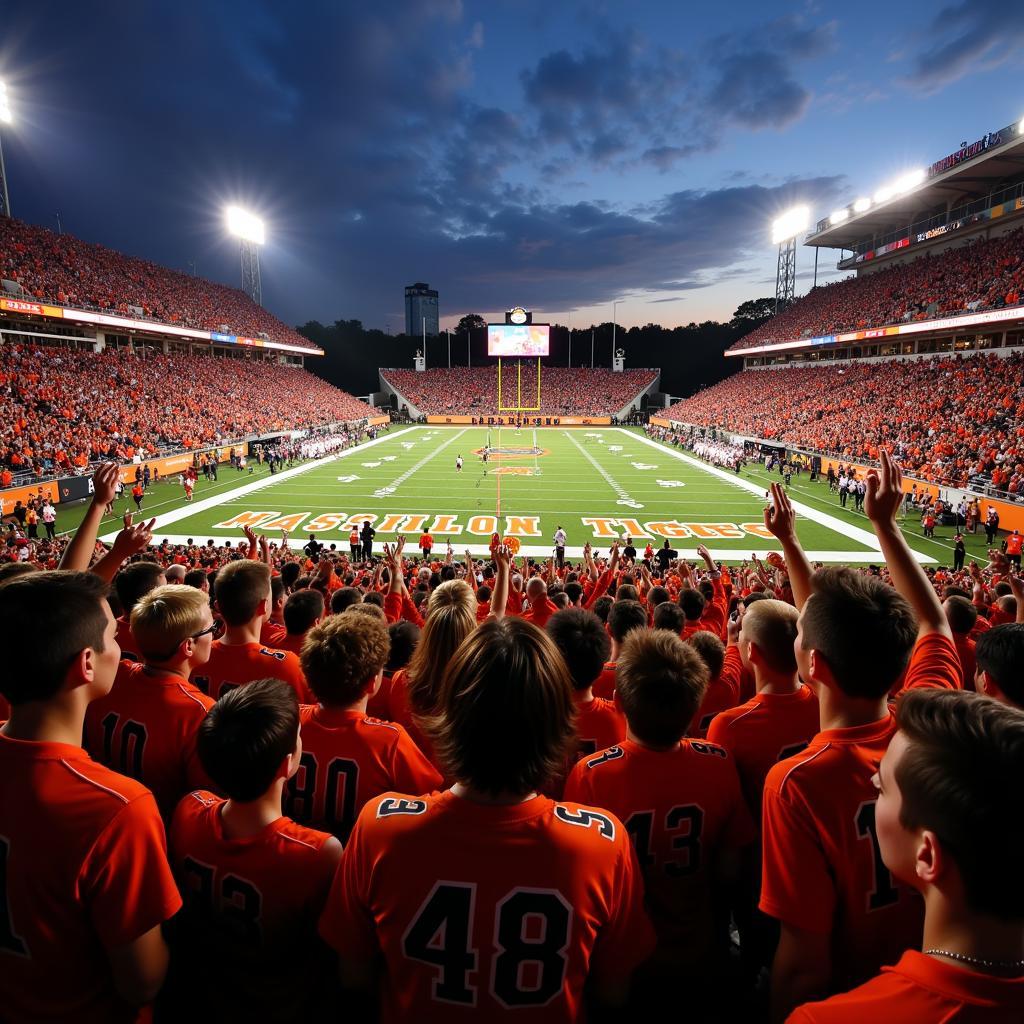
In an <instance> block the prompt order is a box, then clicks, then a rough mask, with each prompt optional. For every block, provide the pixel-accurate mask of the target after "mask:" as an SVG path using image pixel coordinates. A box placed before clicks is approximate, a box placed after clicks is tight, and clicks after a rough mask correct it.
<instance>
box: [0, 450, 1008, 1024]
mask: <svg viewBox="0 0 1024 1024" xmlns="http://www.w3.org/2000/svg"><path fill="white" fill-rule="evenodd" d="M880 456H881V468H880V470H877V471H873V472H872V473H871V474H870V475H869V477H868V481H867V493H866V498H865V502H864V511H865V514H866V516H867V519H868V521H869V524H870V527H871V529H872V530H873V531H874V533H875V535H876V539H877V543H878V546H879V549H880V550H881V552H882V554H883V558H884V564H883V565H882V566H881V567H880V568H878V569H872V570H868V569H864V570H856V569H850V568H840V567H833V568H827V569H826V568H823V567H821V566H818V565H812V564H810V562H809V561H808V559H807V556H806V554H805V553H804V550H803V548H802V546H801V543H800V540H799V537H798V534H797V518H796V514H795V512H794V509H793V508H792V505H791V504H790V502H789V499H788V496H787V494H786V491H785V489H784V488H783V487H782V486H781V485H774V486H773V488H772V492H771V500H770V502H769V504H768V506H767V508H766V510H765V526H766V529H767V531H768V532H769V533H770V534H771V536H772V537H773V538H774V539H775V542H776V543H777V544H778V547H779V549H780V552H779V553H777V554H776V555H774V556H773V557H772V558H769V559H768V560H766V561H765V562H761V561H759V560H756V559H755V560H754V561H753V562H752V563H744V564H743V565H741V566H737V567H732V568H727V567H725V566H723V565H721V564H719V563H716V562H715V561H714V559H713V558H712V557H711V555H710V553H709V552H708V551H707V550H706V549H704V548H699V549H698V556H699V559H698V562H697V564H696V565H691V564H690V563H689V562H687V561H686V560H684V559H682V558H678V557H672V555H673V554H674V553H672V552H671V551H670V549H669V543H670V542H669V541H668V540H666V541H665V548H664V551H662V550H659V551H657V552H656V551H654V550H653V549H652V548H648V549H647V550H646V551H645V552H644V553H643V555H642V556H640V555H639V554H638V556H637V558H636V559H631V558H625V557H624V555H623V553H622V551H620V546H619V544H618V542H616V543H615V544H614V545H613V547H612V548H611V550H610V551H609V552H608V553H607V554H606V555H598V554H595V553H593V552H591V551H590V549H589V547H588V548H586V549H584V557H583V559H582V560H577V561H576V562H575V563H573V562H567V563H565V564H556V562H555V560H554V559H552V560H551V561H549V562H540V563H534V562H531V561H529V560H527V559H521V560H520V559H515V558H513V556H512V555H511V553H510V552H509V550H508V549H507V548H506V547H504V546H503V545H502V543H501V540H500V538H499V537H498V536H497V535H495V537H494V539H493V544H492V548H491V557H490V558H488V559H474V558H473V557H472V556H471V555H469V554H468V553H467V554H466V557H465V558H464V559H463V558H456V557H453V556H452V555H451V554H448V555H446V556H445V557H444V558H440V557H438V558H429V559H419V558H411V557H406V554H405V552H404V550H403V545H402V544H401V543H399V544H398V545H397V546H390V545H385V546H384V547H383V549H382V548H381V546H380V545H376V546H375V545H374V542H373V536H372V529H371V528H370V527H369V525H368V524H367V525H365V526H364V528H363V534H364V535H365V536H364V540H365V544H366V546H361V545H360V544H359V543H358V542H359V540H360V537H359V536H358V531H357V532H356V536H355V537H354V538H353V539H352V543H351V551H350V552H349V553H347V554H342V553H340V552H337V551H332V550H331V549H330V548H327V547H325V546H324V545H322V544H321V543H319V542H318V541H316V540H315V539H312V538H311V540H310V542H309V543H308V544H305V545H304V546H303V548H302V549H301V550H293V549H290V548H289V547H287V546H286V545H283V544H282V545H280V546H278V545H276V543H270V542H267V541H266V540H264V539H263V538H260V537H258V536H257V535H256V534H254V533H253V532H252V531H251V530H250V531H247V532H246V534H245V536H244V538H243V537H240V538H239V543H238V544H237V545H234V546H232V547H230V548H228V547H226V546H222V547H220V548H219V549H217V550H211V548H210V547H209V546H200V547H195V546H192V547H189V546H174V547H170V546H163V545H156V546H154V537H153V535H152V524H145V523H140V524H135V525H129V526H126V527H125V529H124V530H123V531H121V533H120V534H119V535H118V536H117V539H116V540H115V541H114V542H113V543H112V544H111V545H110V547H109V549H108V548H107V547H106V546H104V545H101V544H97V539H96V538H97V533H98V532H99V528H100V522H101V517H102V515H103V510H104V509H105V507H106V506H107V504H108V503H109V502H111V501H113V500H114V498H115V485H116V481H117V472H116V467H115V466H114V465H113V464H109V465H105V466H103V467H101V468H100V470H99V471H98V472H97V474H96V477H95V495H94V498H93V502H92V505H91V507H90V510H89V512H88V513H87V514H86V516H85V518H84V520H83V522H82V525H81V527H80V528H79V530H78V531H77V533H76V534H75V535H74V537H72V538H70V539H69V540H66V541H64V542H62V546H61V548H60V553H59V557H60V561H59V563H58V566H59V567H58V570H57V571H49V572H45V571H40V570H41V569H42V568H46V567H47V566H46V565H45V564H44V565H40V564H38V562H37V560H29V561H27V562H14V561H12V562H9V563H7V564H4V565H0V621H3V623H4V625H5V628H6V629H7V630H8V633H9V636H10V637H12V638H16V642H12V643H11V644H9V645H8V647H7V654H6V659H5V667H4V670H3V672H2V673H0V694H2V695H3V698H4V699H5V701H6V704H5V705H3V706H0V718H2V717H8V720H7V722H6V724H5V725H3V727H2V728H0V836H2V837H3V839H2V843H0V850H2V854H3V860H2V864H3V869H4V874H3V881H4V884H5V889H4V894H5V898H4V902H3V910H4V918H3V920H2V921H0V925H2V927H3V931H2V932H0V940H2V941H0V1005H2V1006H3V1016H4V1019H5V1020H9V1021H12V1022H16V1024H20V1022H27V1021H33V1022H35V1021H57V1020H75V1021H76V1022H82V1024H93V1022H96V1024H99V1022H108V1021H129V1020H136V1019H138V1015H139V1014H140V1012H141V1013H142V1014H143V1016H144V1017H145V1018H147V1019H148V1018H149V1017H150V1014H151V1013H155V1019H156V1020H158V1021H159V1020H185V1019H190V1018H196V1019H225V1020H242V1019H258V1020H261V1021H290V1020H301V1019H307V1018H313V1017H316V1018H317V1019H334V1018H336V1017H340V1016H344V1017H345V1019H354V1020H359V1021H376V1020H381V1021H387V1022H392V1021H416V1022H420V1021H448V1020H452V1019H456V1018H457V1016H464V1017H465V1018H466V1019H475V1020H481V1021H488V1022H490V1021H496V1020H504V1019H506V1017H507V1018H509V1019H515V1020H519V1021H537V1022H545V1024H547V1022H560V1024H561V1022H564V1024H570V1022H573V1021H578V1020H581V1019H584V1018H586V1019H611V1018H614V1019H642V1018H646V1017H648V1016H651V1015H653V1014H656V1013H661V1014H664V1012H665V1007H666V1006H676V1007H678V1009H679V1012H680V1015H683V1016H685V1018H686V1019H687V1020H691V1019H692V1020H694V1021H697V1022H704V1021H721V1020H723V1019H725V1020H743V1021H748V1022H753V1024H767V1022H769V1021H771V1022H773V1024H774V1022H781V1021H788V1022H790V1024H813V1022H829V1024H840V1022H846V1021H855V1020H857V1021H859V1020H865V1019H866V1020H874V1021H879V1022H884V1021H892V1022H897V1021H899V1022H902V1021H914V1022H924V1024H939V1022H948V1021H955V1020H971V1021H978V1022H993V1024H995V1022H999V1024H1004V1022H1005V1024H1009V1022H1011V1021H1018V1020H1020V1019H1021V1018H1022V1015H1024V882H1022V881H1021V877H1020V871H1019V865H1018V863H1017V860H1018V853H1019V850H1020V848H1021V844H1022V843H1024V790H1022V788H1021V786H1020V782H1019V780H1020V777H1021V773H1022V771H1024V710H1022V708H1024V686H1022V680H1024V580H1022V579H1021V578H1020V577H1019V576H1018V575H1017V573H1018V572H1019V563H1018V564H1017V565H1016V566H1015V565H1014V564H1012V562H1011V561H1010V560H1009V559H1008V558H1007V557H1006V556H1003V555H1000V554H998V553H995V552H993V553H992V554H991V556H990V559H989V561H988V562H987V564H983V565H976V564H974V563H972V564H971V565H970V566H968V567H966V568H963V569H958V570H950V569H948V568H946V567H937V568H932V569H927V570H926V569H924V568H922V567H921V566H920V565H919V564H918V562H917V561H916V560H915V558H914V555H913V552H912V551H911V550H910V548H909V547H908V545H907V543H906V540H905V538H904V537H903V534H902V532H901V531H900V529H899V527H898V524H897V516H898V513H899V509H900V506H901V504H902V502H903V498H904V489H903V482H902V479H901V473H900V469H899V467H898V466H896V465H895V464H893V463H892V461H891V460H890V459H889V457H888V455H887V453H885V452H882V453H880ZM381 553H383V558H382V559H375V558H372V557H366V556H368V555H373V554H381ZM108 581H112V584H113V585H112V588H108ZM868 638H870V658H869V659H868V660H865V655H864V651H865V644H866V642H867V641H868ZM922 897H923V898H922Z"/></svg>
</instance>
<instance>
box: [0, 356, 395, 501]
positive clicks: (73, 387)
mask: <svg viewBox="0 0 1024 1024" xmlns="http://www.w3.org/2000/svg"><path fill="white" fill-rule="evenodd" d="M375 412H376V410H374V409H372V408H371V407H370V406H368V405H366V403H364V402H361V401H359V400H358V399H356V398H354V397H353V396H352V395H349V394H347V393H346V392H344V391H340V390H339V389H338V388H335V387H333V386H332V385H330V384H328V383H327V382H326V381H324V380H321V379H320V378H319V377H316V376H314V375H313V374H311V373H307V372H306V371H305V370H302V369H299V368H297V367H293V366H283V365H281V364H278V363H270V362H257V361H249V360H243V359H231V360H227V359H217V358H212V357H209V356H205V357H204V356H195V355H193V356H189V355H177V354H176V355H173V356H164V355H152V354H147V355H146V357H145V358H141V357H139V356H137V355H133V354H131V353H128V352H126V351H125V350H123V349H122V350H113V349H111V350H108V351H104V352H92V351H84V350H78V349H66V348H48V347H33V346H24V345H4V346H2V347H0V481H6V483H4V486H7V485H9V484H10V483H12V482H15V481H16V480H17V479H18V478H19V476H23V475H24V474H31V479H42V478H44V477H48V476H53V475H61V474H67V473H71V472H79V471H84V470H85V469H86V468H87V467H88V466H89V465H90V463H94V462H96V461H99V460H103V459H117V460H118V461H121V462H130V461H132V459H133V458H135V457H136V456H141V457H145V456H149V455H154V454H156V453H157V452H158V451H167V450H189V449H194V448H199V447H202V446H204V445H217V444H223V443H225V442H227V441H232V440H237V439H240V438H242V437H245V436H246V435H250V434H260V433H272V432H274V431H286V430H293V429H299V428H303V427H309V426H317V425H324V424H329V423H339V422H347V421H351V420H357V419H363V418H365V417H368V416H372V415H374V414H375Z"/></svg>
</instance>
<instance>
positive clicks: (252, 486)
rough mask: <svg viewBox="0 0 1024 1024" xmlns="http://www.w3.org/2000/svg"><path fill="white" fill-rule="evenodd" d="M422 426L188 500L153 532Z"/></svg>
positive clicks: (159, 519)
mask: <svg viewBox="0 0 1024 1024" xmlns="http://www.w3.org/2000/svg"><path fill="white" fill-rule="evenodd" d="M422 429H424V428H423V427H405V428H404V429H402V430H398V431H395V432H394V433H392V432H390V431H389V432H388V433H387V434H384V435H383V436H381V437H375V438H374V439H373V440H372V441H367V442H366V443H365V444H357V445H353V446H352V447H351V448H346V449H345V450H344V451H342V452H338V453H337V454H336V455H328V456H327V457H326V458H323V459H310V461H309V462H304V463H303V464H302V465H301V466H295V467H294V468H292V469H286V470H283V471H282V472H280V473H275V474H274V475H273V476H261V477H260V478H259V479H258V480H254V481H253V482H252V483H249V484H243V485H242V486H241V487H236V488H235V489H234V490H233V491H225V492H224V493H223V494H216V495H214V496H212V497H210V498H203V499H202V500H201V501H193V502H191V503H186V504H185V505H183V506H182V507H181V508H176V509H172V510H171V511H170V512H168V513H167V514H166V515H163V516H158V517H157V522H156V526H154V527H153V535H154V537H156V536H157V535H158V534H159V535H160V539H161V540H163V535H162V531H163V528H164V527H165V526H169V525H170V524H171V523H177V522H179V521H180V520H182V519H188V518H189V517H190V516H194V515H197V514H198V513H200V512H206V511H208V510H209V509H211V508H216V507H217V506H218V505H223V504H224V503H225V502H228V501H234V500H235V499H236V498H242V497H244V496H245V495H247V494H252V493H253V492H254V491H261V490H263V488H264V487H270V486H271V485H272V484H276V483H279V482H280V481H282V480H291V479H293V478H294V477H297V476H302V474H303V473H309V472H310V471H311V470H314V469H316V468H317V467H319V466H326V465H327V464H328V463H330V462H336V461H337V460H339V459H345V458H348V457H349V456H350V455H355V454H356V453H357V452H365V451H366V449H367V448H372V447H374V446H375V445H378V444H383V443H384V442H385V441H390V440H391V439H392V438H393V437H400V436H401V435H402V434H405V433H408V432H409V431H410V430H422ZM146 515H147V512H146V510H145V509H143V510H142V516H141V519H145V518H146ZM119 532H120V529H118V530H113V531H111V532H110V533H105V534H103V535H102V536H101V537H100V538H99V539H100V540H101V541H104V542H105V543H109V542H110V541H112V540H113V539H114V538H115V537H116V536H117V535H118V533H119ZM187 539H188V538H186V540H187ZM182 543H184V542H182Z"/></svg>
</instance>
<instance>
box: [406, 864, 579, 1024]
mask: <svg viewBox="0 0 1024 1024" xmlns="http://www.w3.org/2000/svg"><path fill="white" fill-rule="evenodd" d="M475 913H476V887H475V886H474V885H469V884H461V883H455V882H438V883H437V885H435V886H434V889H433V890H432V891H431V893H430V895H429V896H428V897H427V899H426V900H425V901H424V902H423V905H422V906H421V907H420V909H419V911H418V912H417V914H416V917H415V918H414V920H413V922H412V924H410V925H409V928H408V929H407V930H406V933H405V936H404V937H403V939H402V952H403V953H404V955H405V956H406V957H407V958H408V959H410V960H415V961H417V962H418V963H423V964H427V965H429V966H430V967H433V968H436V975H435V977H434V981H433V984H432V993H433V998H434V999H436V1000H437V1001H439V1002H446V1003H456V1004H458V1005H460V1006H476V1005H477V994H478V989H477V986H476V985H474V984H472V983H471V980H470V975H471V974H472V973H473V972H474V971H476V970H477V967H478V964H479V954H478V952H477V951H476V950H475V949H473V948H472V936H473V929H474V923H475V922H474V918H475ZM494 913H495V937H496V942H497V954H496V956H495V958H494V965H493V969H492V972H491V984H490V991H491V995H493V996H494V998H495V999H496V1000H497V1001H498V1002H499V1003H501V1004H502V1006H504V1007H505V1008H506V1009H512V1008H515V1007H525V1006H544V1005H546V1004H547V1003H549V1002H551V1000H552V999H554V998H555V997H556V996H557V995H558V994H559V993H560V992H561V991H562V986H563V984H564V982H565V972H566V966H567V956H566V951H567V949H568V946H569V935H570V931H571V928H572V908H571V907H570V906H569V904H568V903H567V902H566V900H565V899H564V898H563V897H562V894H561V893H559V892H555V891H553V890H549V889H546V890H534V889H513V890H512V891H511V892H509V893H508V894H507V895H506V896H505V897H504V898H503V899H502V900H501V901H500V902H499V903H498V904H497V906H496V907H495V911H494Z"/></svg>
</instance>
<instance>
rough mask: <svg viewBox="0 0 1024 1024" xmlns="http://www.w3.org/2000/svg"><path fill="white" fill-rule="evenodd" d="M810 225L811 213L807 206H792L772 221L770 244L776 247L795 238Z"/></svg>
mask: <svg viewBox="0 0 1024 1024" xmlns="http://www.w3.org/2000/svg"><path fill="white" fill-rule="evenodd" d="M810 224H811V211H810V208H809V207H807V206H794V207H793V209H792V210H787V211H786V212H785V213H784V214H783V215H782V216H781V217H778V218H776V219H775V220H774V221H772V244H773V245H778V244H779V242H785V241H787V240H788V239H790V238H796V236H797V235H799V234H800V232H802V231H806V230H807V229H808V227H810Z"/></svg>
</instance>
